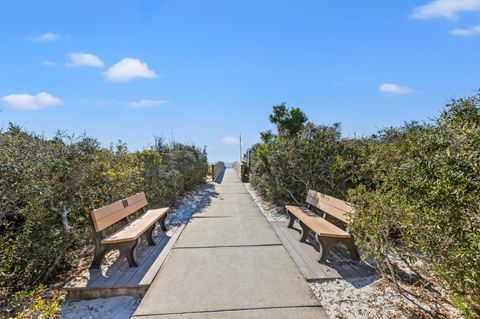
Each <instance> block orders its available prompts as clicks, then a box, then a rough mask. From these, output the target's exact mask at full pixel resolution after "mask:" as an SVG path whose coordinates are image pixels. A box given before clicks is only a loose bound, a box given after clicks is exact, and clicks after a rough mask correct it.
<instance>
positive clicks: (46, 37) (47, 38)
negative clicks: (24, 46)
mask: <svg viewBox="0 0 480 319" xmlns="http://www.w3.org/2000/svg"><path fill="white" fill-rule="evenodd" d="M28 39H29V40H30V41H33V42H53V41H57V40H60V36H59V35H58V34H56V33H52V32H47V33H44V34H42V35H39V36H36V37H31V38H28Z"/></svg>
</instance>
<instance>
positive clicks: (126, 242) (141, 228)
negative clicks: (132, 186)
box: [90, 192, 169, 269]
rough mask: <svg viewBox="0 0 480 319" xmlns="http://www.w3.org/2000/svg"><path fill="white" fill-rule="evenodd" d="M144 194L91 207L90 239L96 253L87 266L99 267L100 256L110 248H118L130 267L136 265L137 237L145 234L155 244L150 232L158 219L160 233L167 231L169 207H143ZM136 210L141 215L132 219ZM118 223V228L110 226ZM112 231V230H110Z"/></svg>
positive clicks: (138, 239) (138, 238)
mask: <svg viewBox="0 0 480 319" xmlns="http://www.w3.org/2000/svg"><path fill="white" fill-rule="evenodd" d="M147 205H148V203H147V197H146V196H145V193H143V192H141V193H137V194H135V195H133V196H130V197H127V198H124V199H121V200H118V201H116V202H114V203H112V204H110V205H107V206H103V207H100V208H97V209H94V210H93V211H92V212H91V213H90V223H91V226H92V234H93V239H94V240H95V255H94V256H93V260H92V263H91V265H90V269H99V268H100V265H101V263H102V258H103V256H104V255H105V254H106V253H107V252H108V251H110V250H113V249H118V250H120V252H121V253H122V254H123V255H125V257H127V260H128V264H129V265H130V267H137V266H138V263H137V257H136V247H137V245H138V243H139V242H140V236H142V235H145V237H146V238H147V242H148V245H150V246H154V245H155V239H154V238H153V233H154V230H155V225H156V223H157V222H158V223H159V225H160V228H161V230H162V232H166V231H167V228H166V227H165V219H166V217H167V214H168V211H169V208H168V207H164V208H160V209H152V210H148V211H147V210H146V209H145V207H147ZM138 211H141V212H142V213H143V214H142V215H141V216H139V217H138V218H136V219H134V220H132V218H131V217H132V216H134V214H135V213H136V212H138ZM114 225H117V226H118V225H121V228H120V230H116V229H113V226H114ZM110 230H111V231H110Z"/></svg>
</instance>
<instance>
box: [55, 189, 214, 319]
mask: <svg viewBox="0 0 480 319" xmlns="http://www.w3.org/2000/svg"><path fill="white" fill-rule="evenodd" d="M213 192H214V190H213V187H212V186H211V185H209V184H204V185H201V186H199V188H198V189H196V190H195V191H192V192H190V193H189V194H187V195H186V196H185V197H184V198H183V199H182V200H181V201H180V202H179V203H178V205H177V206H175V208H174V209H172V211H171V212H170V213H169V215H168V218H167V227H168V228H170V229H171V228H174V227H178V226H179V225H181V224H185V223H187V222H188V220H190V218H191V217H192V215H193V214H194V213H195V211H197V210H198V209H199V208H200V207H203V205H206V204H207V203H208V202H207V199H208V196H207V195H209V194H211V193H213ZM117 258H118V251H112V252H110V253H109V254H107V256H105V261H104V262H103V263H102V269H103V268H105V267H107V268H108V265H109V264H111V263H113V262H114V261H115V260H116V259H117ZM139 303H140V298H136V297H130V296H119V297H111V298H98V299H91V300H82V301H75V302H73V301H67V302H65V303H64V304H63V305H62V311H61V314H60V318H62V319H97V318H98V319H124V318H125V319H126V318H130V317H131V315H132V314H133V313H134V312H135V309H137V307H138V305H139Z"/></svg>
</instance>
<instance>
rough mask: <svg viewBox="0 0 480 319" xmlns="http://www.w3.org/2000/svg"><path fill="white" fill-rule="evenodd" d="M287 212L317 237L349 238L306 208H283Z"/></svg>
mask: <svg viewBox="0 0 480 319" xmlns="http://www.w3.org/2000/svg"><path fill="white" fill-rule="evenodd" d="M285 207H286V208H287V209H288V211H290V212H291V213H292V214H293V215H295V216H296V217H297V218H298V219H299V220H301V221H302V222H303V223H304V224H305V225H307V226H308V228H310V229H311V230H313V231H314V232H315V233H317V234H318V235H319V236H326V237H335V238H350V234H349V233H347V232H346V231H344V230H342V229H340V228H338V227H337V226H335V225H333V224H331V223H329V222H328V221H327V220H325V219H323V218H321V217H319V216H318V215H317V214H315V213H314V212H312V211H311V210H309V209H308V208H306V207H299V206H289V205H287V206H285Z"/></svg>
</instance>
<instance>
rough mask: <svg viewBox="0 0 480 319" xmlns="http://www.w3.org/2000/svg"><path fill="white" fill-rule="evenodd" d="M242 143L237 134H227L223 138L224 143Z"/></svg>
mask: <svg viewBox="0 0 480 319" xmlns="http://www.w3.org/2000/svg"><path fill="white" fill-rule="evenodd" d="M239 143H240V140H239V139H238V137H235V136H225V137H224V138H222V144H226V145H238V144H239Z"/></svg>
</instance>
